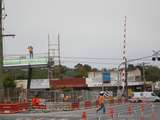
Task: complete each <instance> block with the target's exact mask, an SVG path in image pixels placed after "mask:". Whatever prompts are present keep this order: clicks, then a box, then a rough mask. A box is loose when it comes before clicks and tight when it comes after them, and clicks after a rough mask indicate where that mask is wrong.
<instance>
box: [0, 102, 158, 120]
mask: <svg viewBox="0 0 160 120" xmlns="http://www.w3.org/2000/svg"><path fill="white" fill-rule="evenodd" d="M106 108H107V110H106V113H105V114H102V113H96V109H95V108H93V109H87V110H77V111H63V112H49V113H32V112H30V113H19V114H1V115H0V120H82V117H81V116H82V112H86V116H87V120H112V117H111V116H110V115H111V114H109V113H110V112H109V111H110V110H112V111H113V117H114V118H113V119H114V120H140V118H141V117H143V118H144V120H152V119H154V120H158V119H160V103H153V104H152V103H144V111H143V104H141V103H133V104H120V105H113V106H108V105H106ZM129 108H131V109H130V110H129ZM128 111H131V114H129V113H128ZM98 118H100V119H98Z"/></svg>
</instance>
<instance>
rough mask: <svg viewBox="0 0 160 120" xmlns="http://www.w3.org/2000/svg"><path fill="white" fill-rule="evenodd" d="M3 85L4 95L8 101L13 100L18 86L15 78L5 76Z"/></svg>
mask: <svg viewBox="0 0 160 120" xmlns="http://www.w3.org/2000/svg"><path fill="white" fill-rule="evenodd" d="M3 87H4V90H5V91H4V96H5V100H6V101H11V100H12V99H11V98H13V97H15V96H14V88H15V87H16V83H15V81H14V79H13V78H12V77H11V76H9V75H7V76H5V77H4V80H3Z"/></svg>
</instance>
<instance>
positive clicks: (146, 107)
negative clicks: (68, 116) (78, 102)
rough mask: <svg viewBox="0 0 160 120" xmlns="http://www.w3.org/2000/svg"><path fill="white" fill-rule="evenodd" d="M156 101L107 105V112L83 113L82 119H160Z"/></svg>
mask: <svg viewBox="0 0 160 120" xmlns="http://www.w3.org/2000/svg"><path fill="white" fill-rule="evenodd" d="M155 109H156V108H155V103H126V104H119V105H109V104H108V105H107V106H106V112H105V113H103V112H102V111H100V112H98V113H97V114H96V115H95V116H94V114H93V113H87V112H86V111H85V110H84V111H83V112H82V114H81V119H82V120H90V119H97V120H106V119H107V120H108V119H109V120H158V117H157V113H156V110H155Z"/></svg>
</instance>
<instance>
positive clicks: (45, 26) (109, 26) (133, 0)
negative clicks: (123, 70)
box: [4, 0, 160, 67]
mask: <svg viewBox="0 0 160 120" xmlns="http://www.w3.org/2000/svg"><path fill="white" fill-rule="evenodd" d="M4 2H5V10H6V13H7V15H8V16H7V18H6V19H5V21H4V26H5V31H4V33H14V34H16V37H15V38H12V37H11V38H5V39H4V54H5V55H7V54H26V48H27V47H28V46H29V45H32V46H33V47H34V52H35V53H42V52H47V50H48V47H47V46H48V38H47V36H48V34H50V38H51V40H53V42H56V40H57V33H58V32H59V33H60V42H61V56H62V57H89V58H122V50H123V49H122V48H123V29H124V27H123V23H124V16H127V57H128V58H137V57H142V56H148V55H152V50H159V49H160V13H159V11H160V7H159V6H160V1H159V0H4ZM77 61H78V60H77ZM79 61H80V60H79ZM85 61H88V62H89V61H90V60H85ZM70 62H71V61H70ZM94 62H97V63H98V62H102V61H98V60H94ZM103 62H105V63H110V62H112V64H114V65H117V63H116V62H117V61H107V60H105V61H103ZM103 62H102V63H103ZM118 62H119V61H118ZM97 63H91V64H92V65H93V66H95V67H96V66H97ZM115 63H116V64H115ZM64 64H66V65H67V64H71V63H67V62H64ZM74 64H76V63H74ZM89 64H90V63H89ZM98 66H99V67H107V66H110V64H98Z"/></svg>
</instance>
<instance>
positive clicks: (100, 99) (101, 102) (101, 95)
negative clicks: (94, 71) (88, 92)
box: [97, 91, 105, 113]
mask: <svg viewBox="0 0 160 120" xmlns="http://www.w3.org/2000/svg"><path fill="white" fill-rule="evenodd" d="M97 101H98V108H97V112H98V111H100V110H102V111H103V113H105V105H104V102H105V97H104V91H101V92H100V93H99V96H98V100H97Z"/></svg>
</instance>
